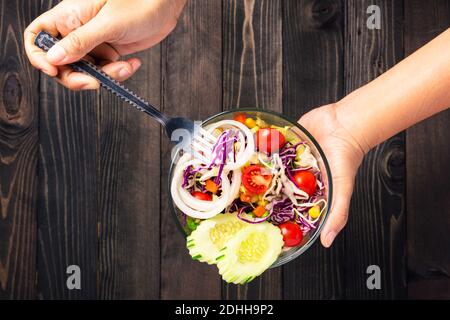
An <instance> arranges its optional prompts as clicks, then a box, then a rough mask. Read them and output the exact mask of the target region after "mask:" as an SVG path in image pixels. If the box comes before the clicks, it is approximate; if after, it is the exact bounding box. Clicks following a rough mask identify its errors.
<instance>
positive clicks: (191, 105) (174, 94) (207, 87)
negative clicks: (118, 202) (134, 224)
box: [161, 0, 222, 299]
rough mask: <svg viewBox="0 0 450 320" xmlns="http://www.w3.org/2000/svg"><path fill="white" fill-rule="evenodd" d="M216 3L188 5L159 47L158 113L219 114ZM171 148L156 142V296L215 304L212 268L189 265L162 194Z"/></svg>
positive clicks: (216, 284)
mask: <svg viewBox="0 0 450 320" xmlns="http://www.w3.org/2000/svg"><path fill="white" fill-rule="evenodd" d="M221 19H222V17H221V1H219V0H214V1H211V0H197V1H188V2H187V5H186V7H185V8H184V12H183V14H182V16H181V17H180V20H179V22H178V25H177V27H176V29H175V30H174V31H173V32H172V33H171V35H170V36H169V37H168V38H167V39H166V40H165V41H164V43H163V46H162V48H163V49H162V67H163V69H162V70H163V71H162V77H163V87H162V95H163V109H164V111H165V112H166V113H167V114H169V115H172V116H186V117H190V118H191V119H194V120H202V119H205V118H206V117H207V116H209V115H212V114H215V113H217V112H219V111H220V110H221V109H222V107H221V106H222V99H221V96H222V89H221V84H222V73H221V66H222V23H221V21H222V20H221ZM171 147H172V146H171V145H170V143H169V140H168V138H167V137H165V136H164V137H162V144H161V149H162V163H161V168H162V170H161V297H162V298H163V299H220V297H221V284H220V278H219V275H218V272H217V269H216V268H214V267H212V266H209V265H206V264H204V263H199V262H196V261H193V260H192V259H191V258H190V256H189V254H188V251H187V249H186V243H185V240H184V239H183V238H182V237H181V234H180V232H179V231H178V230H177V227H176V225H175V222H174V219H173V217H172V215H171V212H170V208H169V203H168V201H169V199H168V192H167V185H168V181H167V180H168V178H167V175H168V172H169V166H170V153H171Z"/></svg>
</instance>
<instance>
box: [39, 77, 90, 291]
mask: <svg viewBox="0 0 450 320" xmlns="http://www.w3.org/2000/svg"><path fill="white" fill-rule="evenodd" d="M41 82H42V84H41V110H40V119H39V130H40V132H39V133H40V157H39V209H38V239H39V246H38V256H37V260H38V272H39V278H38V284H39V292H40V295H41V297H42V298H44V299H77V298H83V299H85V298H94V297H95V296H96V271H97V270H96V261H97V143H96V141H97V139H96V137H97V116H98V114H97V99H96V98H97V97H96V93H95V92H83V93H80V92H70V91H68V90H67V89H64V88H63V87H62V86H60V85H59V84H57V83H56V82H55V80H54V79H51V78H48V77H44V76H43V77H42V79H41ZM70 265H77V266H79V267H80V269H81V288H82V289H81V290H68V288H67V286H66V279H67V274H66V268H67V267H68V266H70Z"/></svg>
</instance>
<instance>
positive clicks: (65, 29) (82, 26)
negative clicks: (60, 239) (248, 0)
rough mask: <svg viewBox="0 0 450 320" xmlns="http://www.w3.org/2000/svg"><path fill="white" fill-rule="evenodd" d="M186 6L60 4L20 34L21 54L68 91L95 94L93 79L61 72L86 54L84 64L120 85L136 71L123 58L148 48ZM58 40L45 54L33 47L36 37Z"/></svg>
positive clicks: (99, 1)
mask: <svg viewBox="0 0 450 320" xmlns="http://www.w3.org/2000/svg"><path fill="white" fill-rule="evenodd" d="M185 3H186V0H170V1H169V0H64V1H62V2H60V3H59V4H58V5H57V6H55V7H54V8H52V9H51V10H49V11H47V12H45V13H44V14H42V15H41V16H39V17H38V18H36V19H35V20H34V21H33V22H32V23H31V24H30V25H29V26H28V27H27V29H26V30H25V33H24V38H25V50H26V53H27V56H28V59H29V60H30V62H31V64H32V65H33V66H34V67H36V68H38V69H40V70H42V71H43V72H45V73H46V74H48V75H49V76H52V77H57V79H58V81H59V82H60V83H62V84H63V85H64V86H66V87H68V88H69V89H72V90H82V89H96V88H98V87H99V83H98V82H97V80H95V79H94V78H92V77H90V76H88V75H85V74H82V73H80V72H75V71H73V70H72V69H70V68H69V67H67V66H65V65H66V64H69V63H71V62H74V61H77V60H79V59H81V58H82V57H84V56H86V55H88V54H89V57H90V58H89V59H93V60H94V62H95V63H96V64H98V65H101V66H102V69H103V71H104V72H106V73H107V74H109V75H110V76H112V77H113V78H115V79H116V80H119V81H124V80H126V79H128V78H129V77H130V76H132V75H133V74H134V73H135V72H136V70H137V69H138V68H139V67H140V66H141V61H140V60H139V59H137V58H130V59H127V60H125V61H119V58H120V57H121V56H124V55H128V54H131V53H135V52H138V51H142V50H144V49H147V48H150V47H152V46H154V45H155V44H157V43H159V42H160V41H161V40H162V39H164V38H165V37H166V36H167V35H168V34H169V33H170V32H171V31H172V30H173V29H174V28H175V25H176V23H177V20H178V17H179V15H180V14H181V11H182V9H183V7H184V5H185ZM43 30H44V31H47V32H49V33H50V34H52V35H53V36H62V37H63V39H62V40H61V41H60V42H59V43H58V44H57V45H55V46H54V47H52V48H51V49H50V50H49V51H48V52H47V53H45V52H44V51H42V50H41V49H39V48H38V47H37V46H35V45H34V39H35V37H36V35H37V34H38V33H39V32H40V31H43Z"/></svg>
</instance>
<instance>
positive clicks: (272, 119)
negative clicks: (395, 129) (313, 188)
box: [168, 108, 333, 268]
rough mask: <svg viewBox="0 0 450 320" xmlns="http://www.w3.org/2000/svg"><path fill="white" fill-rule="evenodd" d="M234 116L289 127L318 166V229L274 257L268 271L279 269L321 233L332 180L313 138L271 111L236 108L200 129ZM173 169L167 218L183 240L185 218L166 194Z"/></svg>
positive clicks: (329, 205) (206, 121) (209, 121)
mask: <svg viewBox="0 0 450 320" xmlns="http://www.w3.org/2000/svg"><path fill="white" fill-rule="evenodd" d="M236 113H245V114H247V115H249V116H251V117H253V118H255V117H256V116H258V117H259V118H261V119H262V120H264V121H265V122H267V123H268V124H270V125H276V126H279V127H284V126H292V129H291V130H293V131H294V132H295V133H296V134H297V135H298V136H299V137H300V139H302V140H303V141H306V142H307V143H308V145H309V146H310V148H311V153H312V154H313V155H314V156H315V157H316V159H317V163H318V166H319V169H320V171H321V174H322V181H323V184H324V187H325V189H324V195H325V199H326V200H327V207H326V208H325V211H324V214H322V216H321V218H320V221H319V224H318V227H317V228H316V229H315V230H314V231H312V230H311V231H310V232H309V233H308V234H307V235H305V236H304V238H303V240H302V243H301V244H300V245H299V246H297V247H292V248H289V249H287V250H283V252H282V253H281V254H280V256H279V257H278V259H277V261H275V262H274V263H273V265H272V266H271V268H275V267H279V266H281V265H283V264H285V263H287V262H289V261H292V260H293V259H295V258H297V257H298V256H300V255H301V254H302V253H304V252H305V251H306V250H308V248H309V247H311V245H312V244H313V243H314V242H315V241H316V240H317V238H319V235H320V231H321V230H322V227H323V226H324V225H325V221H326V220H327V217H328V214H329V211H330V207H331V201H332V193H333V192H332V191H333V186H332V179H331V172H330V167H329V165H328V162H327V159H326V158H325V154H324V153H323V151H322V149H321V148H320V146H319V144H318V143H317V141H316V140H315V139H314V137H313V136H312V135H311V134H310V133H309V132H308V131H307V130H306V129H305V128H303V127H302V126H301V125H299V124H298V123H297V122H296V121H291V120H289V119H287V118H286V117H285V116H283V115H281V114H279V113H276V112H273V111H267V110H261V109H254V108H240V109H234V110H229V111H224V112H222V113H219V114H217V115H214V116H212V117H210V118H208V119H207V120H205V121H204V122H203V123H202V126H205V125H208V124H211V123H214V122H218V121H221V120H225V119H233V117H234V116H235V114H236ZM177 158H178V157H177V156H174V157H173V159H177ZM175 166H176V163H175V162H174V161H173V162H172V164H171V166H170V171H169V183H168V186H169V202H170V206H169V207H170V209H171V214H172V216H173V217H174V219H175V223H176V224H177V226H178V229H179V230H180V231H181V233H182V234H183V236H184V237H186V236H188V235H189V233H190V232H191V231H190V229H189V228H188V227H187V225H186V216H185V215H184V214H183V213H182V212H181V211H180V210H179V209H178V208H177V207H176V206H175V204H174V203H173V200H172V196H171V194H170V183H171V181H172V175H173V172H174V168H175Z"/></svg>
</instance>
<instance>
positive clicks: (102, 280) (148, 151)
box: [98, 45, 161, 299]
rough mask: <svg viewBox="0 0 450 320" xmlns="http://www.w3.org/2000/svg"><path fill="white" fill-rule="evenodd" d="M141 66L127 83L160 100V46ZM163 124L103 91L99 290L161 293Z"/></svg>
mask: <svg viewBox="0 0 450 320" xmlns="http://www.w3.org/2000/svg"><path fill="white" fill-rule="evenodd" d="M139 57H140V58H141V59H142V61H144V64H143V66H142V67H141V69H140V70H139V71H138V72H137V74H135V75H134V76H133V78H132V79H131V80H129V81H127V83H126V85H127V87H129V88H130V89H131V90H133V91H135V92H137V93H138V94H139V95H140V96H142V97H145V98H146V99H147V100H148V101H151V103H153V104H154V105H155V106H159V105H160V104H161V101H160V79H161V77H160V67H161V56H160V46H159V45H158V46H156V47H154V48H152V49H151V50H149V51H146V52H143V53H141V54H139ZM160 132H161V131H160V125H159V124H158V123H157V122H156V121H154V120H153V119H151V118H150V117H148V116H147V115H146V114H144V113H142V112H140V111H138V110H136V109H134V108H133V107H132V106H130V105H128V104H127V103H124V102H122V101H121V100H119V99H118V98H117V97H116V96H113V95H111V94H110V93H109V92H107V91H106V90H103V91H102V92H101V107H100V123H99V136H98V139H99V143H100V154H99V162H100V163H99V189H98V190H99V200H98V201H99V213H100V216H99V261H98V277H99V279H98V283H99V290H98V296H99V297H100V298H102V299H158V298H159V277H160V272H159V268H160V259H159V255H160V233H159V227H160V215H159V207H160V203H159V200H160V182H159V179H160V168H161V167H160V156H161V154H160Z"/></svg>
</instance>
